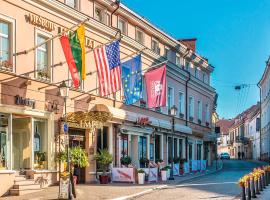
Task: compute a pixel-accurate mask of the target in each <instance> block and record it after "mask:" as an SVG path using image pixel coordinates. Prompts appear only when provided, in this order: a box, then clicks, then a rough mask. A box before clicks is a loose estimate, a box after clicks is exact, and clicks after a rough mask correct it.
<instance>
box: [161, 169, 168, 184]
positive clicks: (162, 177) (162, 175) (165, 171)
mask: <svg viewBox="0 0 270 200" xmlns="http://www.w3.org/2000/svg"><path fill="white" fill-rule="evenodd" d="M161 180H162V181H167V167H163V168H162V169H161Z"/></svg>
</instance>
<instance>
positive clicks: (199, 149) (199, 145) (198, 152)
mask: <svg viewBox="0 0 270 200" xmlns="http://www.w3.org/2000/svg"><path fill="white" fill-rule="evenodd" d="M201 159H202V144H197V160H201Z"/></svg>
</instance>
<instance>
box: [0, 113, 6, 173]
mask: <svg viewBox="0 0 270 200" xmlns="http://www.w3.org/2000/svg"><path fill="white" fill-rule="evenodd" d="M7 162H8V115H5V114H0V170H2V169H7V168H8V164H7Z"/></svg>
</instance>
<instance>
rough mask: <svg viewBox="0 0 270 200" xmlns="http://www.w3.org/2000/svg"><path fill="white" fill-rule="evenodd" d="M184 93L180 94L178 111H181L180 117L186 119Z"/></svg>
mask: <svg viewBox="0 0 270 200" xmlns="http://www.w3.org/2000/svg"><path fill="white" fill-rule="evenodd" d="M184 106H185V104H184V93H183V92H179V99H178V110H179V117H180V118H183V117H184Z"/></svg>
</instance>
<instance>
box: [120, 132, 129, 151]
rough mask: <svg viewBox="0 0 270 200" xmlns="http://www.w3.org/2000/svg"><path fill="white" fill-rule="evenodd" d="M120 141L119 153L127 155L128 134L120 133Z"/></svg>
mask: <svg viewBox="0 0 270 200" xmlns="http://www.w3.org/2000/svg"><path fill="white" fill-rule="evenodd" d="M121 141H122V144H121V145H122V146H121V147H122V148H121V149H122V152H121V154H122V156H126V155H128V135H124V134H122V135H121Z"/></svg>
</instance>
